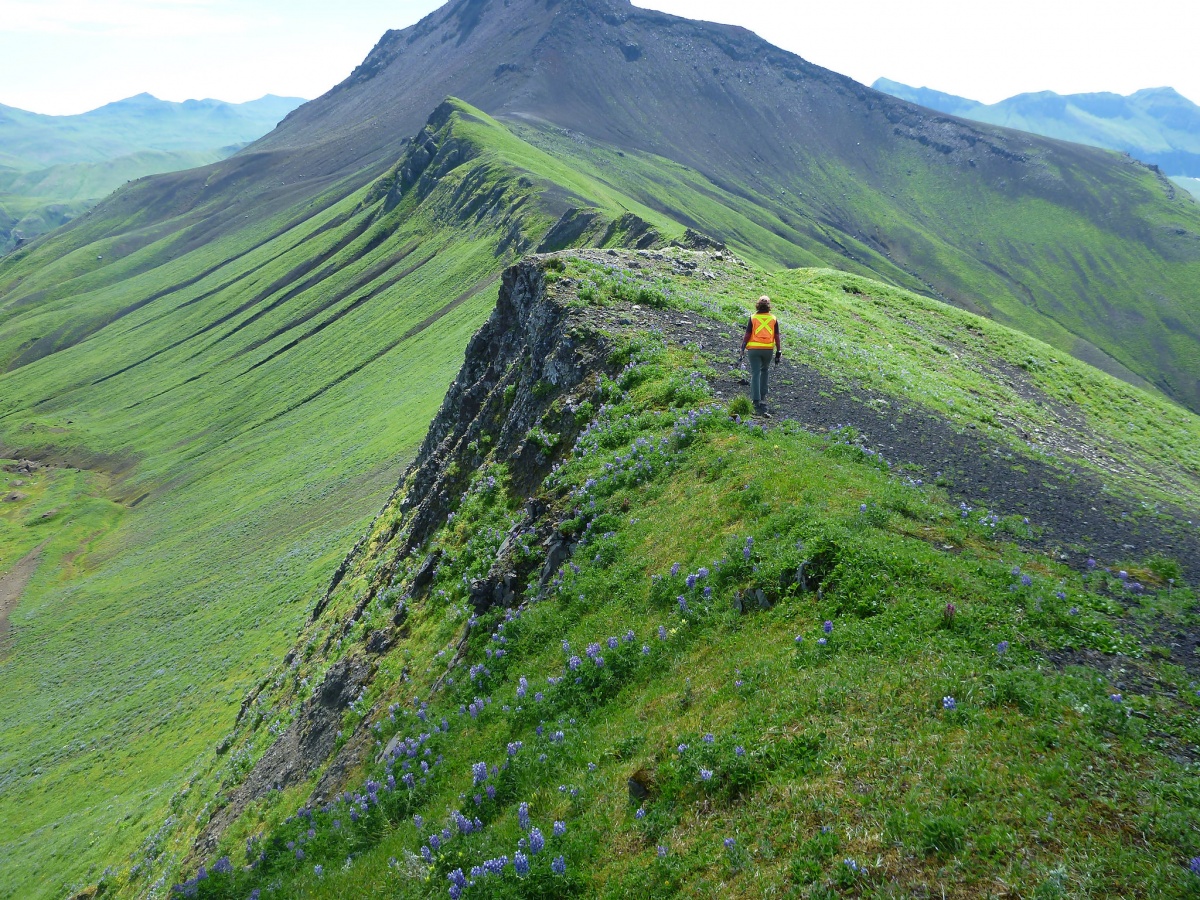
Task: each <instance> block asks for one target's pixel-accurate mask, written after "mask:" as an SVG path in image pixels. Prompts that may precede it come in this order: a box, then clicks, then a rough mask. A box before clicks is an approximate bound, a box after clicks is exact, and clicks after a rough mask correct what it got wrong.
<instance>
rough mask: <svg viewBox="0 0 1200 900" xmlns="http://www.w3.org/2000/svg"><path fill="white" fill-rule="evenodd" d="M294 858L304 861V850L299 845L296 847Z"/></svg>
mask: <svg viewBox="0 0 1200 900" xmlns="http://www.w3.org/2000/svg"><path fill="white" fill-rule="evenodd" d="M296 859H298V860H300V861H301V862H303V861H304V851H303V850H301V849H300V848H299V847H297V848H296Z"/></svg>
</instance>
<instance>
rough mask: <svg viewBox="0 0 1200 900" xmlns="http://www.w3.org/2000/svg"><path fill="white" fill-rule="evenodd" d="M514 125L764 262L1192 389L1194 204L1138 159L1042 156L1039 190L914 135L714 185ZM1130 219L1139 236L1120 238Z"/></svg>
mask: <svg viewBox="0 0 1200 900" xmlns="http://www.w3.org/2000/svg"><path fill="white" fill-rule="evenodd" d="M517 133H518V134H521V135H522V136H524V137H526V139H527V140H529V141H530V142H531V143H535V144H538V145H539V146H542V147H545V148H546V149H547V150H548V151H552V152H553V153H554V154H555V155H557V156H559V157H560V158H566V159H571V160H573V161H574V162H575V164H576V165H578V166H581V167H586V170H590V171H597V172H598V173H601V174H600V175H599V177H602V178H604V179H605V180H606V181H608V182H609V183H612V184H616V185H620V186H622V188H623V189H624V190H625V191H626V192H628V193H629V194H631V195H632V196H634V197H636V198H637V199H638V200H640V201H641V202H642V203H644V204H646V205H647V206H649V207H651V208H653V209H656V210H659V211H660V212H662V213H663V214H665V215H669V216H671V217H672V218H675V219H677V220H678V221H682V222H685V223H687V224H689V225H695V226H696V227H698V228H700V229H701V230H703V231H705V232H706V233H710V234H716V235H720V236H722V237H723V238H724V239H726V240H728V241H729V243H730V244H731V246H733V247H735V248H737V249H738V251H739V252H740V253H743V254H745V255H746V256H747V257H748V258H750V259H754V260H756V261H758V262H760V263H761V264H763V265H765V266H768V267H772V268H773V267H775V266H778V265H780V264H783V265H785V266H808V265H813V264H816V263H818V261H828V260H836V262H837V265H838V266H839V268H843V269H846V270H848V271H852V272H859V273H864V274H869V275H872V277H875V278H882V279H885V280H887V281H890V282H891V283H893V284H896V285H898V286H900V287H906V288H909V289H914V290H919V291H921V292H922V293H929V294H933V295H935V296H937V297H939V298H941V299H946V300H950V301H951V302H954V303H955V304H957V305H962V306H964V307H966V308H968V309H970V310H972V311H974V312H977V313H981V314H985V315H988V316H989V317H992V318H995V319H996V320H997V321H1000V322H1002V323H1004V324H1006V325H1009V326H1012V327H1014V328H1018V329H1020V330H1022V331H1024V332H1025V333H1027V334H1030V335H1033V336H1035V337H1037V338H1040V339H1041V340H1044V341H1046V342H1048V343H1050V344H1052V345H1054V346H1057V347H1058V348H1059V349H1061V350H1063V351H1064V352H1067V353H1071V354H1073V355H1075V356H1077V357H1079V358H1081V359H1083V360H1085V361H1087V362H1089V363H1091V364H1093V365H1096V366H1099V367H1101V368H1103V369H1105V370H1106V371H1109V372H1111V373H1112V374H1115V375H1118V376H1119V377H1123V378H1125V379H1126V380H1129V381H1132V382H1135V383H1138V382H1151V383H1153V384H1154V385H1155V386H1156V387H1158V388H1159V389H1160V390H1162V391H1163V392H1164V393H1166V394H1167V395H1168V396H1172V397H1175V398H1177V399H1181V400H1184V401H1185V402H1188V403H1191V402H1192V401H1190V400H1188V399H1187V398H1188V397H1190V396H1191V394H1192V392H1194V391H1195V390H1200V388H1198V387H1197V385H1200V382H1198V381H1197V380H1196V379H1195V377H1194V376H1193V375H1192V374H1191V371H1192V367H1193V366H1195V365H1197V364H1200V356H1198V355H1197V354H1198V352H1200V351H1198V350H1197V347H1200V343H1198V342H1197V338H1198V337H1200V321H1197V320H1196V319H1195V313H1194V309H1193V308H1192V305H1191V304H1190V301H1188V300H1186V299H1185V298H1186V297H1188V296H1189V292H1190V291H1191V290H1192V285H1193V284H1195V280H1196V279H1197V278H1200V237H1198V235H1200V206H1197V205H1196V203H1195V202H1193V201H1192V199H1191V198H1190V197H1187V198H1186V199H1184V200H1182V201H1181V202H1179V203H1176V204H1174V205H1173V207H1172V209H1171V211H1170V213H1168V214H1166V217H1165V218H1164V217H1163V213H1164V212H1165V210H1163V209H1162V208H1161V207H1160V202H1161V200H1162V198H1163V196H1164V192H1166V191H1170V192H1171V193H1175V192H1174V189H1173V188H1171V187H1169V186H1168V183H1167V182H1166V181H1165V179H1162V178H1161V177H1158V176H1155V175H1154V174H1153V173H1151V172H1149V171H1148V170H1146V169H1145V168H1143V167H1141V166H1137V165H1133V164H1131V165H1129V166H1128V167H1127V168H1126V169H1125V170H1124V171H1123V172H1122V173H1121V177H1122V178H1123V180H1124V183H1123V184H1122V185H1121V192H1120V194H1119V195H1118V193H1117V192H1115V191H1113V189H1112V185H1107V184H1104V183H1103V182H1102V180H1100V179H1095V180H1090V179H1086V178H1082V177H1080V176H1081V174H1082V173H1081V172H1079V171H1073V170H1072V169H1071V168H1069V167H1067V166H1062V167H1057V166H1055V164H1054V162H1053V161H1052V160H1051V159H1050V158H1046V159H1045V163H1046V166H1045V170H1044V171H1043V173H1042V174H1041V176H1040V177H1041V179H1042V180H1043V181H1044V182H1045V184H1043V186H1042V187H1041V188H1040V189H1039V190H1037V191H1033V190H1028V189H1025V188H1020V189H1017V190H1015V191H1013V192H1011V193H1008V194H1005V195H1000V196H997V195H994V193H993V192H992V191H991V189H990V188H989V186H988V185H986V184H981V183H980V182H979V180H978V178H976V177H975V175H974V174H973V172H972V168H973V165H972V164H973V161H971V162H970V163H969V162H968V161H967V160H965V159H964V160H953V159H949V158H948V159H947V160H946V162H945V164H944V165H940V166H938V167H936V168H933V167H930V166H929V165H928V158H927V157H928V150H927V149H926V148H925V146H924V144H923V143H922V142H919V141H913V142H909V143H906V144H903V145H901V146H900V147H899V148H893V149H892V150H891V151H890V152H888V153H887V154H871V153H870V151H864V155H870V156H871V160H870V163H869V165H868V166H867V172H866V173H864V172H863V171H861V170H860V169H858V167H856V166H845V167H841V166H837V165H832V164H831V165H826V166H824V167H822V168H821V169H820V170H812V169H809V168H807V167H805V165H804V163H803V161H802V160H801V159H800V158H799V157H797V160H796V166H795V168H792V169H780V170H776V171H763V172H762V173H761V176H760V177H758V178H756V179H755V180H754V181H753V182H750V183H745V184H720V183H713V182H712V180H711V179H707V178H705V177H704V176H702V175H700V174H699V173H696V172H693V171H690V170H688V169H686V168H685V167H682V166H679V165H678V164H676V163H672V162H669V161H667V160H663V159H661V158H658V157H653V156H648V155H644V154H636V153H625V152H624V151H620V150H618V149H617V148H614V147H606V146H605V145H603V144H595V143H590V142H587V141H586V140H584V139H581V138H579V137H578V136H571V137H568V136H565V135H562V134H559V133H556V132H555V131H554V130H553V129H541V130H537V131H534V130H532V129H528V128H520V127H518V128H517ZM1068 185H1069V186H1070V189H1071V190H1072V191H1073V192H1075V193H1076V199H1079V198H1080V197H1087V202H1088V203H1089V204H1092V205H1093V206H1094V209H1095V212H1096V214H1097V215H1096V217H1095V218H1094V219H1087V218H1083V217H1080V216H1079V215H1077V214H1076V212H1074V211H1072V210H1071V209H1068V208H1065V207H1063V206H1062V205H1060V204H1059V203H1057V202H1056V201H1055V200H1054V199H1052V198H1051V197H1050V196H1048V194H1050V193H1053V191H1055V190H1059V189H1066V188H1067V186H1068ZM1051 186H1053V187H1051ZM1039 194H1040V196H1039ZM1181 196H1182V195H1181ZM831 197H836V198H840V199H838V200H835V201H832V202H831V201H830V200H829V198H831ZM1176 217H1177V218H1176ZM1134 233H1137V234H1138V235H1139V236H1140V238H1141V239H1130V238H1132V237H1133V235H1134ZM981 236H987V238H988V239H987V240H980V237H981ZM935 260H936V261H937V262H936V263H935V262H934V261H935ZM1151 282H1153V283H1154V284H1155V286H1154V287H1151ZM1117 298H1120V299H1119V300H1118V299H1117ZM1138 298H1142V299H1138ZM1149 298H1154V302H1153V303H1150V304H1147V303H1144V302H1142V301H1143V300H1147V299H1149ZM1116 323H1123V324H1122V326H1121V327H1120V328H1119V329H1118V330H1119V331H1120V333H1121V335H1122V337H1121V340H1120V341H1119V342H1117V341H1114V340H1113V339H1112V335H1113V334H1115V331H1114V328H1115V325H1116Z"/></svg>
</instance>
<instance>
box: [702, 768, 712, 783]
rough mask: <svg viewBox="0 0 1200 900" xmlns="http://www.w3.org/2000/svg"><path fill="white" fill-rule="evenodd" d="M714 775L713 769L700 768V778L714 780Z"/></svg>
mask: <svg viewBox="0 0 1200 900" xmlns="http://www.w3.org/2000/svg"><path fill="white" fill-rule="evenodd" d="M712 777H713V772H712V769H701V770H700V778H701V779H702V780H704V781H712Z"/></svg>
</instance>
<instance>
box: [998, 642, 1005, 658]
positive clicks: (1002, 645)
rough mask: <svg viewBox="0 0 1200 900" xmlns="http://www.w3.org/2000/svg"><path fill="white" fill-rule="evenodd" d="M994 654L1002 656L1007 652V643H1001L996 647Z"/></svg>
mask: <svg viewBox="0 0 1200 900" xmlns="http://www.w3.org/2000/svg"><path fill="white" fill-rule="evenodd" d="M996 652H997V653H999V654H1000V655H1001V656H1003V655H1004V654H1005V653H1007V652H1008V641H1001V642H1000V643H998V644H997V645H996Z"/></svg>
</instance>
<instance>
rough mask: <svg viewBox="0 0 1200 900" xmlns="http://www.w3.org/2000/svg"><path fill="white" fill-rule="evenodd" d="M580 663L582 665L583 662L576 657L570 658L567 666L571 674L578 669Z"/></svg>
mask: <svg viewBox="0 0 1200 900" xmlns="http://www.w3.org/2000/svg"><path fill="white" fill-rule="evenodd" d="M582 663H583V660H582V659H580V658H579V657H578V656H572V657H571V658H570V659H568V660H567V666H568V667H569V668H570V669H571V671H572V672H574V671H575V670H576V669H578V668H579V666H580V665H581V664H582Z"/></svg>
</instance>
